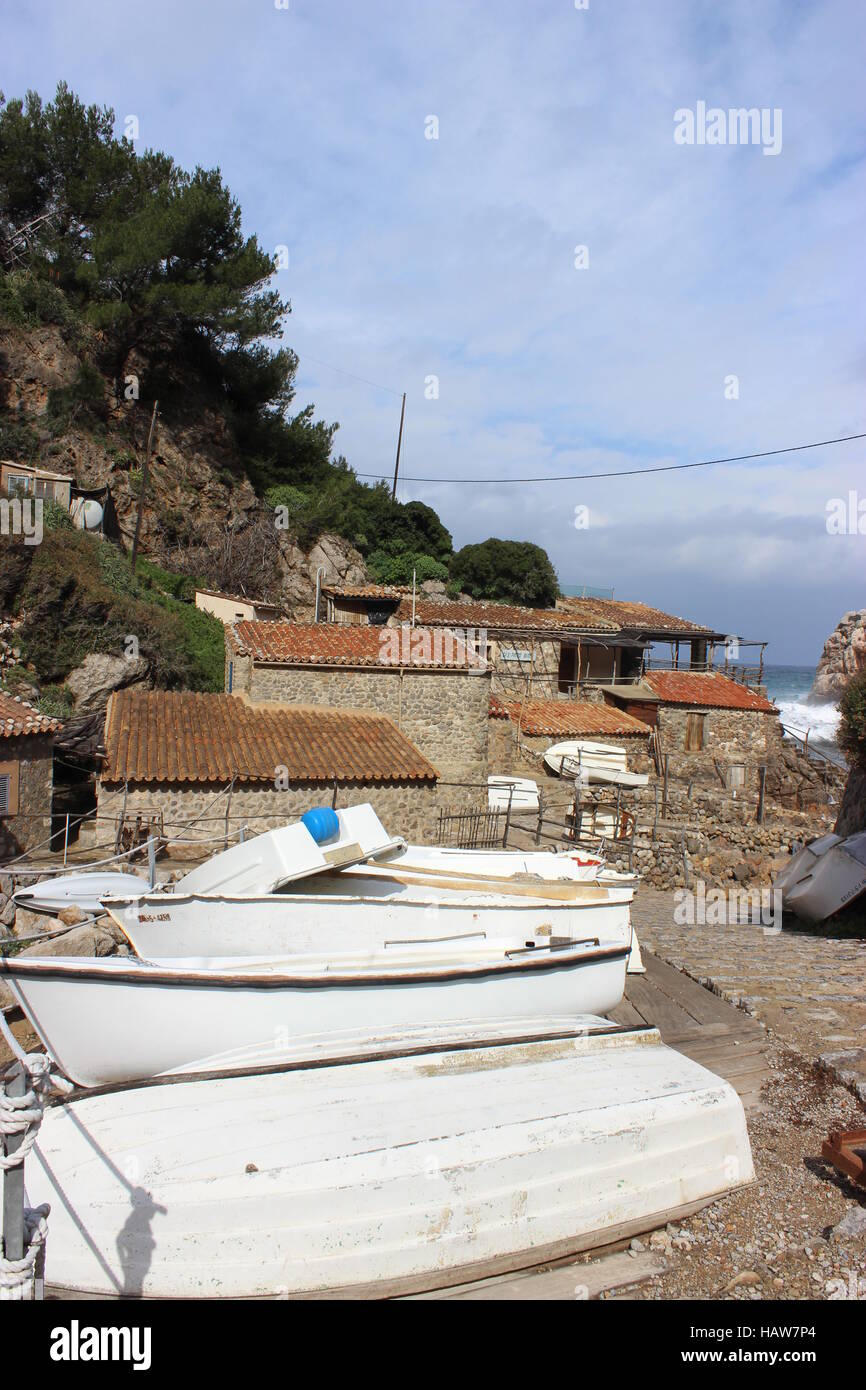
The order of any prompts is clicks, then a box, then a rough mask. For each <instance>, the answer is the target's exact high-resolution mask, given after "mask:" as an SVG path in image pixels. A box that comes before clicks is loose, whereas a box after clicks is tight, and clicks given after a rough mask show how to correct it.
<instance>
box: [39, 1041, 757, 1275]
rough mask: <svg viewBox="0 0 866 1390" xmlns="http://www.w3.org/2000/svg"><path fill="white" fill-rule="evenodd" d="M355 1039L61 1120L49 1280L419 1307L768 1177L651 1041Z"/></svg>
mask: <svg viewBox="0 0 866 1390" xmlns="http://www.w3.org/2000/svg"><path fill="white" fill-rule="evenodd" d="M343 1045H344V1047H345V1053H344V1056H343V1058H342V1059H340V1058H339V1057H338V1056H337V1055H335V1054H334V1055H332V1057H331V1060H330V1064H328V1061H327V1059H325V1058H323V1057H318V1058H317V1059H316V1060H315V1063H314V1064H309V1063H307V1064H302V1065H300V1066H299V1067H297V1069H286V1070H283V1071H280V1072H276V1073H272V1074H269V1075H255V1076H242V1077H234V1078H230V1079H227V1078H220V1079H206V1080H195V1081H193V1080H181V1081H176V1082H171V1083H168V1084H160V1085H148V1086H142V1087H137V1088H132V1089H129V1088H126V1089H121V1090H113V1091H110V1092H108V1093H104V1094H98V1095H86V1094H85V1095H80V1096H78V1097H72V1098H70V1099H67V1100H66V1101H64V1102H63V1103H58V1104H56V1105H55V1106H53V1107H51V1108H50V1109H49V1110H48V1111H47V1113H46V1115H45V1118H44V1121H43V1124H42V1128H41V1130H40V1132H39V1137H38V1140H37V1143H36V1146H35V1148H34V1150H33V1153H32V1155H31V1157H30V1158H29V1159H28V1168H27V1186H28V1198H29V1201H30V1202H31V1203H32V1204H34V1205H35V1204H37V1203H41V1202H50V1204H51V1216H50V1234H49V1240H48V1246H47V1251H48V1257H47V1269H46V1274H47V1280H48V1285H49V1288H53V1289H55V1290H57V1291H58V1292H60V1291H63V1292H67V1293H71V1294H96V1295H115V1296H116V1295H121V1296H125V1297H132V1298H135V1297H151V1298H245V1297H246V1298H267V1297H272V1298H289V1297H295V1296H300V1297H305V1296H306V1297H316V1296H319V1297H325V1296H330V1297H335V1296H336V1297H339V1296H343V1297H355V1298H357V1297H387V1296H393V1295H399V1294H408V1293H413V1292H418V1291H421V1290H424V1289H430V1288H437V1287H443V1286H447V1285H448V1284H454V1283H462V1282H465V1281H468V1280H471V1279H476V1278H481V1277H484V1276H489V1275H496V1274H501V1273H504V1272H506V1271H508V1270H513V1269H524V1268H527V1267H528V1266H532V1265H535V1264H539V1263H542V1262H544V1261H549V1260H554V1259H561V1258H563V1257H566V1256H569V1255H572V1254H577V1253H579V1252H580V1251H582V1250H586V1249H591V1248H594V1247H597V1246H598V1245H600V1244H603V1243H608V1242H610V1241H614V1240H622V1239H626V1238H628V1237H630V1236H633V1235H637V1234H639V1233H641V1232H644V1231H647V1230H650V1229H652V1228H653V1227H656V1226H658V1225H660V1224H662V1223H664V1222H666V1221H670V1220H677V1219H680V1218H682V1217H685V1216H687V1215H689V1214H690V1213H691V1212H693V1211H694V1210H696V1209H698V1208H699V1207H701V1206H703V1205H705V1204H706V1203H707V1202H708V1201H710V1200H712V1199H713V1198H715V1197H718V1196H720V1195H722V1194H723V1193H725V1192H726V1191H729V1190H730V1189H731V1188H736V1187H739V1186H742V1185H744V1184H747V1183H749V1182H750V1181H752V1180H753V1176H754V1175H753V1169H752V1159H751V1153H750V1149H749V1140H748V1136H747V1133H746V1126H745V1120H744V1116H743V1110H742V1106H741V1104H740V1101H739V1098H738V1097H737V1095H736V1093H735V1092H734V1091H733V1090H732V1088H731V1087H730V1086H729V1085H728V1084H727V1083H726V1082H724V1081H721V1080H720V1079H719V1078H718V1077H716V1076H713V1075H712V1074H711V1073H710V1072H708V1071H705V1070H704V1069H703V1068H702V1067H701V1066H699V1065H698V1064H697V1063H695V1062H692V1061H690V1060H689V1059H688V1058H686V1057H683V1056H681V1055H680V1054H679V1053H677V1052H673V1051H671V1050H670V1049H669V1048H667V1047H665V1046H663V1045H662V1043H661V1041H660V1039H659V1035H658V1033H657V1032H656V1031H655V1029H645V1030H635V1029H623V1028H618V1027H616V1026H614V1025H611V1024H608V1023H606V1022H605V1021H604V1020H602V1019H597V1018H596V1019H583V1020H574V1019H558V1018H555V1017H554V1018H550V1019H548V1020H547V1021H546V1023H545V1026H544V1028H543V1030H539V1029H538V1028H537V1026H535V1025H534V1024H531V1023H529V1024H528V1023H527V1022H526V1021H522V1020H511V1021H508V1022H504V1023H503V1024H502V1025H500V1026H498V1027H497V1028H495V1029H491V1028H490V1027H489V1026H479V1025H471V1024H466V1023H464V1024H463V1025H462V1026H461V1028H460V1029H459V1030H458V1031H457V1032H456V1033H455V1032H452V1033H451V1035H450V1036H449V1035H448V1034H447V1033H445V1032H440V1033H438V1034H428V1035H427V1037H426V1038H419V1036H418V1035H417V1034H415V1035H413V1034H411V1033H410V1034H408V1035H406V1034H405V1033H401V1035H400V1037H391V1038H390V1039H389V1038H388V1037H387V1036H385V1035H381V1034H380V1035H379V1037H378V1038H376V1039H374V1040H372V1041H371V1040H370V1039H366V1038H356V1039H354V1040H353V1039H351V1038H349V1037H346V1038H345V1039H344V1040H343ZM361 1057H365V1058H366V1060H359V1058H361ZM579 1284H580V1270H579V1268H577V1269H575V1285H576V1286H578V1285H579Z"/></svg>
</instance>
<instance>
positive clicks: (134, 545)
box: [132, 401, 159, 574]
mask: <svg viewBox="0 0 866 1390" xmlns="http://www.w3.org/2000/svg"><path fill="white" fill-rule="evenodd" d="M158 412H159V401H154V403H153V414H152V415H151V417H150V429H149V430H148V434H147V448H146V450H145V453H144V467H143V468H142V470H141V488H140V490H139V494H138V512H137V514H136V518H135V535H134V536H133V539H132V573H133V574H135V567H136V565H137V564H138V541H139V537H140V536H141V514H142V512H143V511H144V495H145V493H146V492H147V479H148V472H149V469H150V451H151V449H152V448H153V436H154V434H155V433H156V417H157V414H158Z"/></svg>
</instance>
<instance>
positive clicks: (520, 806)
mask: <svg viewBox="0 0 866 1390" xmlns="http://www.w3.org/2000/svg"><path fill="white" fill-rule="evenodd" d="M509 807H510V808H511V810H512V811H532V812H534V811H537V810H538V783H537V782H533V780H532V778H531V777H509V776H506V775H504V774H502V775H500V774H494V775H493V776H492V777H488V778H487V809H488V810H489V811H507V810H508V809H509Z"/></svg>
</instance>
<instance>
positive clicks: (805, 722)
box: [778, 700, 839, 744]
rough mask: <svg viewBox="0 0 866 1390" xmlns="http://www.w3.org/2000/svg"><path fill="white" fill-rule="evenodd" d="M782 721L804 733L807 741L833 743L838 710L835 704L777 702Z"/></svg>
mask: <svg viewBox="0 0 866 1390" xmlns="http://www.w3.org/2000/svg"><path fill="white" fill-rule="evenodd" d="M778 705H779V713H780V714H781V716H782V723H783V724H785V725H786V726H787V727H788V728H789V729H793V731H794V732H795V733H798V734H805V733H806V731H807V730H808V732H809V741H810V742H817V743H827V744H835V742H836V735H837V733H838V731H839V710H838V708H837V707H836V705H830V704H827V705H807V704H806V703H805V702H804V701H803V700H780V701H779V702H778Z"/></svg>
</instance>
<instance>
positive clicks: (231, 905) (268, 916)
mask: <svg viewBox="0 0 866 1390" xmlns="http://www.w3.org/2000/svg"><path fill="white" fill-rule="evenodd" d="M633 896H634V888H633V886H632V885H630V884H625V885H621V886H612V887H610V888H607V887H602V886H601V885H599V884H596V883H587V882H578V881H568V880H562V881H559V882H538V881H533V882H530V883H520V882H516V881H514V880H507V879H495V880H494V879H481V878H472V877H468V876H467V877H465V878H452V877H450V876H448V877H445V876H442V877H440V876H438V875H429V874H427V873H424V872H416V873H413V872H411V871H408V870H406V871H400V870H396V869H395V870H393V871H391V870H388V871H385V870H384V869H383V870H382V871H381V872H380V873H378V874H376V875H374V874H372V873H367V872H365V873H364V874H363V875H362V874H361V872H360V871H355V872H353V873H352V874H350V875H348V876H346V875H345V874H342V873H341V874H335V875H334V876H333V877H324V876H323V877H321V878H319V879H318V880H317V881H316V884H315V889H314V891H308V892H307V893H305V894H302V893H291V894H288V893H279V894H267V895H265V896H263V897H259V898H233V897H224V896H219V897H217V896H215V895H199V894H180V893H170V894H160V893H155V894H145V895H144V896H143V897H139V898H135V899H127V900H124V899H110V898H106V899H105V906H106V908H107V909H108V911H109V912H110V913H111V916H112V918H113V919H114V921H115V922H116V923H117V925H118V926H119V927H120V928H121V929H122V931H124V932H125V933H126V936H127V938H128V940H129V942H130V945H131V946H132V947H133V949H134V951H135V952H136V954H137V955H139V956H140V957H141V958H142V959H143V960H149V961H157V962H159V961H170V960H172V959H175V958H180V959H184V958H187V957H203V958H205V957H228V956H237V957H256V958H259V957H265V956H270V957H271V958H273V959H282V958H288V957H291V956H293V955H294V954H295V953H297V952H302V953H315V952H319V953H320V954H323V953H325V952H327V953H328V954H329V955H330V953H331V952H336V953H343V952H351V951H353V950H354V951H358V952H362V953H364V952H373V953H380V954H381V955H382V957H383V959H384V958H386V957H388V956H389V955H393V954H394V953H395V952H396V951H399V950H400V949H401V948H402V947H404V946H410V945H411V946H412V947H413V949H416V948H419V947H424V948H425V949H426V950H427V951H428V952H435V951H442V952H445V953H451V954H453V953H454V952H456V951H459V950H461V949H463V948H465V949H467V950H470V951H471V950H474V949H475V947H476V946H478V945H484V944H486V945H488V946H492V945H493V944H494V943H496V942H504V943H505V944H506V945H508V946H509V947H510V946H513V945H515V944H521V945H523V944H526V943H528V942H530V941H535V942H537V943H538V944H539V945H541V944H544V943H545V942H549V941H557V942H566V941H569V940H571V941H581V940H594V941H596V942H597V943H598V944H599V945H600V946H601V947H608V946H615V947H622V946H623V945H625V946H629V947H630V946H631V939H632V930H631V914H630V906H631V901H632V898H633Z"/></svg>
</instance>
